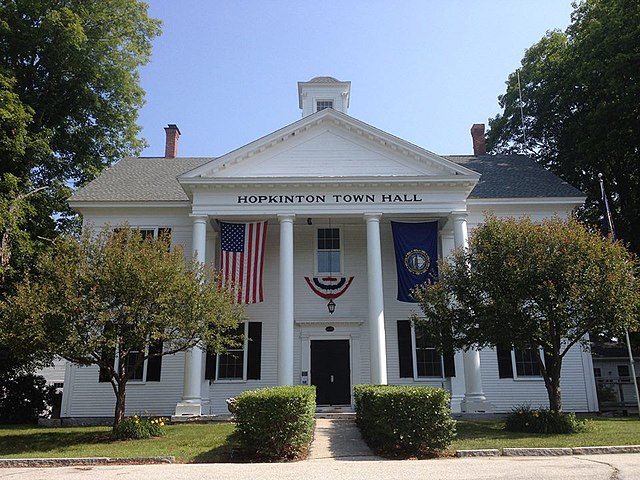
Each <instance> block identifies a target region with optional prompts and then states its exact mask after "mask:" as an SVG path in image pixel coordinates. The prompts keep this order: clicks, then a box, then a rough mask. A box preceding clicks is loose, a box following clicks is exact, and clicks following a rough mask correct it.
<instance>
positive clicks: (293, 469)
mask: <svg viewBox="0 0 640 480" xmlns="http://www.w3.org/2000/svg"><path fill="white" fill-rule="evenodd" d="M0 478H1V479H11V480H18V479H25V480H26V479H28V480H40V479H42V480H84V479H87V480H88V479H91V480H102V479H109V480H112V479H118V480H120V479H122V480H152V479H165V478H167V479H168V478H170V479H172V480H182V479H184V480H187V479H188V480H200V479H215V480H227V479H228V480H245V479H246V480H263V479H264V480H301V479H302V480H320V479H322V480H327V479H328V480H354V479H385V480H386V479H407V480H419V479H425V480H426V479H428V480H449V479H451V480H484V479H509V480H534V479H535V480H547V479H562V480H579V479H589V480H640V454H618V455H584V456H582V455H581V456H562V457H521V458H517V457H516V458H513V457H493V458H449V459H437V460H403V461H395V460H371V459H366V458H360V459H352V460H332V459H323V460H306V461H301V462H297V463H277V464H264V463H263V464H228V463H225V464H195V465H181V464H173V465H135V466H105V467H57V468H2V469H0Z"/></svg>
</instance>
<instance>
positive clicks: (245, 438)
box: [229, 385, 316, 460]
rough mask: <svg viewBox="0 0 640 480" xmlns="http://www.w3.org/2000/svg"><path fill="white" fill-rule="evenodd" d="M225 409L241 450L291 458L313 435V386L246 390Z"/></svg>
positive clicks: (304, 449)
mask: <svg viewBox="0 0 640 480" xmlns="http://www.w3.org/2000/svg"><path fill="white" fill-rule="evenodd" d="M229 410H230V411H231V413H233V416H234V422H235V423H236V431H237V432H238V437H239V442H240V446H241V448H242V449H243V450H244V453H245V454H247V455H251V456H255V457H258V458H263V459H268V460H279V459H293V458H296V457H297V456H299V455H300V454H301V453H303V452H305V451H306V450H307V448H308V446H309V444H310V443H311V440H312V439H313V429H314V427H315V412H316V388H315V387H312V386H302V385H300V386H293V387H274V388H263V389H259V390H252V391H246V392H243V393H241V394H240V395H238V396H237V397H235V398H234V399H231V400H230V401H229Z"/></svg>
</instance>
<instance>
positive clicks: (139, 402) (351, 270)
mask: <svg viewBox="0 0 640 480" xmlns="http://www.w3.org/2000/svg"><path fill="white" fill-rule="evenodd" d="M309 163H313V162H309ZM483 209H485V208H484V207H483ZM485 210H486V209H485ZM96 212H97V210H96V211H95V212H89V213H87V214H85V222H89V223H93V224H95V225H102V224H111V225H116V224H118V223H122V222H124V221H125V220H126V221H128V222H129V224H131V225H132V226H140V227H144V226H147V227H152V226H155V227H157V226H162V227H170V228H171V229H172V243H173V245H182V246H183V248H184V249H185V256H186V257H187V258H188V257H190V255H191V236H192V222H191V219H190V218H189V216H188V213H189V210H188V209H166V210H162V209H159V208H153V209H130V210H126V211H125V210H119V211H118V210H115V209H113V210H110V209H100V214H97V213H96ZM509 213H513V214H514V215H515V216H518V215H523V214H526V213H528V212H526V211H519V212H509ZM390 219H391V218H387V217H385V218H383V219H382V222H381V225H380V234H381V245H382V257H383V258H382V268H383V276H384V278H383V288H384V307H385V312H384V314H385V329H386V348H387V372H388V381H389V383H390V384H419V385H430V386H435V387H445V388H450V381H449V380H448V379H426V380H420V381H416V382H414V381H413V380H412V379H400V378H399V364H398V344H397V330H396V322H397V321H398V320H403V319H407V318H408V317H409V315H410V314H411V313H412V312H419V309H418V307H417V305H415V304H409V303H402V302H398V301H397V300H396V294H397V290H396V289H397V287H396V266H395V258H394V249H393V240H392V235H391V227H390V224H389V220H390ZM474 219H475V221H474V222H470V230H471V229H472V227H473V225H474V224H475V223H477V222H478V221H480V217H479V214H477V213H475V214H474ZM400 220H405V221H419V220H423V221H428V220H432V219H431V218H429V216H428V214H425V217H424V218H415V217H412V218H410V219H408V218H406V217H405V218H402V219H400ZM311 223H312V224H311V225H309V224H308V223H307V219H306V218H297V219H296V223H295V226H294V254H295V261H294V301H295V308H294V320H295V322H296V325H295V329H294V336H295V338H294V378H293V379H292V380H293V383H294V384H299V383H300V382H301V372H302V371H303V370H304V369H305V368H308V367H306V366H304V365H303V360H302V359H303V357H304V356H305V352H304V351H303V350H304V349H305V348H308V344H309V343H308V342H309V339H314V338H315V339H330V338H341V339H342V338H346V339H349V340H350V344H351V370H352V383H367V382H369V381H370V359H369V330H368V291H367V239H366V225H365V222H364V220H363V218H362V217H361V216H358V217H341V218H340V217H337V218H336V217H332V219H331V223H329V220H328V219H326V218H313V219H312V220H311ZM329 226H331V227H340V228H341V229H342V240H343V251H344V255H343V260H344V264H343V272H341V275H344V276H346V277H350V276H353V277H354V280H353V283H352V285H351V287H350V288H349V290H348V291H347V292H346V293H345V294H344V295H343V296H341V297H340V298H338V299H336V300H335V303H336V311H335V313H334V315H329V313H328V310H327V301H326V300H324V299H322V298H319V297H318V296H316V295H315V294H314V293H313V292H312V291H311V289H310V288H309V286H308V285H307V283H306V282H305V280H304V277H305V276H309V277H311V276H314V273H315V266H314V261H315V260H314V256H315V242H316V229H317V228H318V227H325V228H326V227H329ZM279 235H280V232H279V225H278V221H277V220H276V219H270V221H269V226H268V235H267V243H266V259H265V271H264V291H265V301H264V302H263V303H261V304H256V305H248V306H247V307H246V314H247V318H248V320H250V321H257V322H262V336H263V338H262V362H261V379H260V380H251V381H246V382H242V381H240V382H220V381H219V382H211V383H210V385H209V391H208V393H209V398H210V402H211V405H210V413H215V414H225V413H228V412H227V405H226V400H227V399H228V398H230V397H233V396H235V395H237V394H238V393H240V392H241V391H244V390H247V389H255V388H260V387H267V386H273V385H276V383H277V336H278V316H279V311H278V304H279V301H278V290H279V278H278V271H279V258H278V256H279ZM214 242H216V243H217V245H216V247H217V248H218V249H219V238H218V239H217V240H214V235H213V233H212V232H209V234H208V242H207V248H208V249H209V250H208V251H207V255H206V258H207V261H208V262H212V261H213V259H214V257H217V256H218V255H217V254H214V252H213V251H212V248H211V247H212V245H214ZM217 260H218V259H217V258H216V261H217ZM326 326H333V327H334V331H333V332H327V331H326V330H325V328H326ZM305 342H307V343H305ZM481 362H482V381H483V387H484V391H485V393H486V395H487V398H488V400H489V401H490V402H491V403H492V405H493V407H494V411H509V410H510V409H511V408H512V407H513V406H515V405H518V404H522V403H524V402H527V401H528V402H530V403H531V404H532V405H536V406H537V405H545V404H546V398H547V397H546V390H545V388H544V384H543V383H542V382H541V381H523V380H512V379H499V378H498V367H497V358H496V355H495V352H493V351H492V350H484V351H482V353H481ZM585 365H587V363H585V362H584V361H583V357H582V352H581V351H580V350H579V348H575V349H574V351H572V352H571V353H570V354H569V355H568V356H567V358H566V359H565V363H564V366H563V371H562V375H563V376H562V391H563V401H564V406H565V408H566V409H568V410H576V411H587V410H589V405H588V401H587V397H588V395H589V394H588V391H589V389H590V388H591V387H590V386H588V385H589V383H588V382H589V378H592V373H590V372H587V371H586V367H585ZM587 366H588V365H587ZM183 372H184V355H183V354H182V353H180V354H177V355H174V356H170V357H164V358H163V362H162V378H161V382H148V383H145V384H140V383H138V384H135V383H134V382H132V383H130V384H129V385H128V387H127V402H126V405H127V414H133V413H144V412H148V413H149V414H153V415H171V414H173V412H174V410H175V405H176V403H177V402H178V401H180V398H181V395H182V388H183ZM457 374H458V375H462V372H457ZM590 375H591V376H590ZM585 379H586V380H585ZM64 390H65V391H64V395H65V398H64V401H63V412H62V414H63V416H70V417H98V416H111V415H113V408H114V402H115V400H114V394H113V391H112V389H111V386H110V385H109V384H108V383H98V369H97V368H95V367H84V368H76V367H69V368H68V371H67V376H66V377H65V389H64ZM205 396H206V395H205ZM206 408H209V407H205V411H204V413H209V412H207V411H206ZM591 409H593V408H591Z"/></svg>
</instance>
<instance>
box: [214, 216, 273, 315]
mask: <svg viewBox="0 0 640 480" xmlns="http://www.w3.org/2000/svg"><path fill="white" fill-rule="evenodd" d="M266 236H267V222H266V221H265V222H253V223H228V222H220V238H221V242H220V243H221V257H220V270H221V274H222V284H223V285H225V286H227V287H228V288H230V289H232V291H233V296H234V299H235V302H236V303H258V302H262V301H264V291H263V288H262V272H263V270H264V247H265V240H266Z"/></svg>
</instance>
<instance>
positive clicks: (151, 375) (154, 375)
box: [98, 342, 162, 382]
mask: <svg viewBox="0 0 640 480" xmlns="http://www.w3.org/2000/svg"><path fill="white" fill-rule="evenodd" d="M146 352H147V355H146V356H147V358H146V359H144V360H143V361H142V363H141V364H140V365H137V366H136V364H137V363H138V360H139V359H140V356H144V354H145V351H143V350H142V349H137V350H130V351H129V354H128V355H127V358H126V359H125V362H126V363H125V369H126V370H127V371H131V370H132V372H131V374H130V375H129V380H135V381H139V382H144V381H146V382H159V381H160V375H161V372H162V355H161V354H162V342H156V343H152V344H151V345H149V347H148V350H146ZM102 357H103V359H107V361H109V360H111V359H112V360H111V361H112V362H113V365H114V368H115V369H117V368H118V356H117V355H116V351H115V350H109V351H106V352H103V355H102ZM98 381H99V382H110V381H111V373H110V372H109V370H108V369H106V368H100V375H99V377H98Z"/></svg>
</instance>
